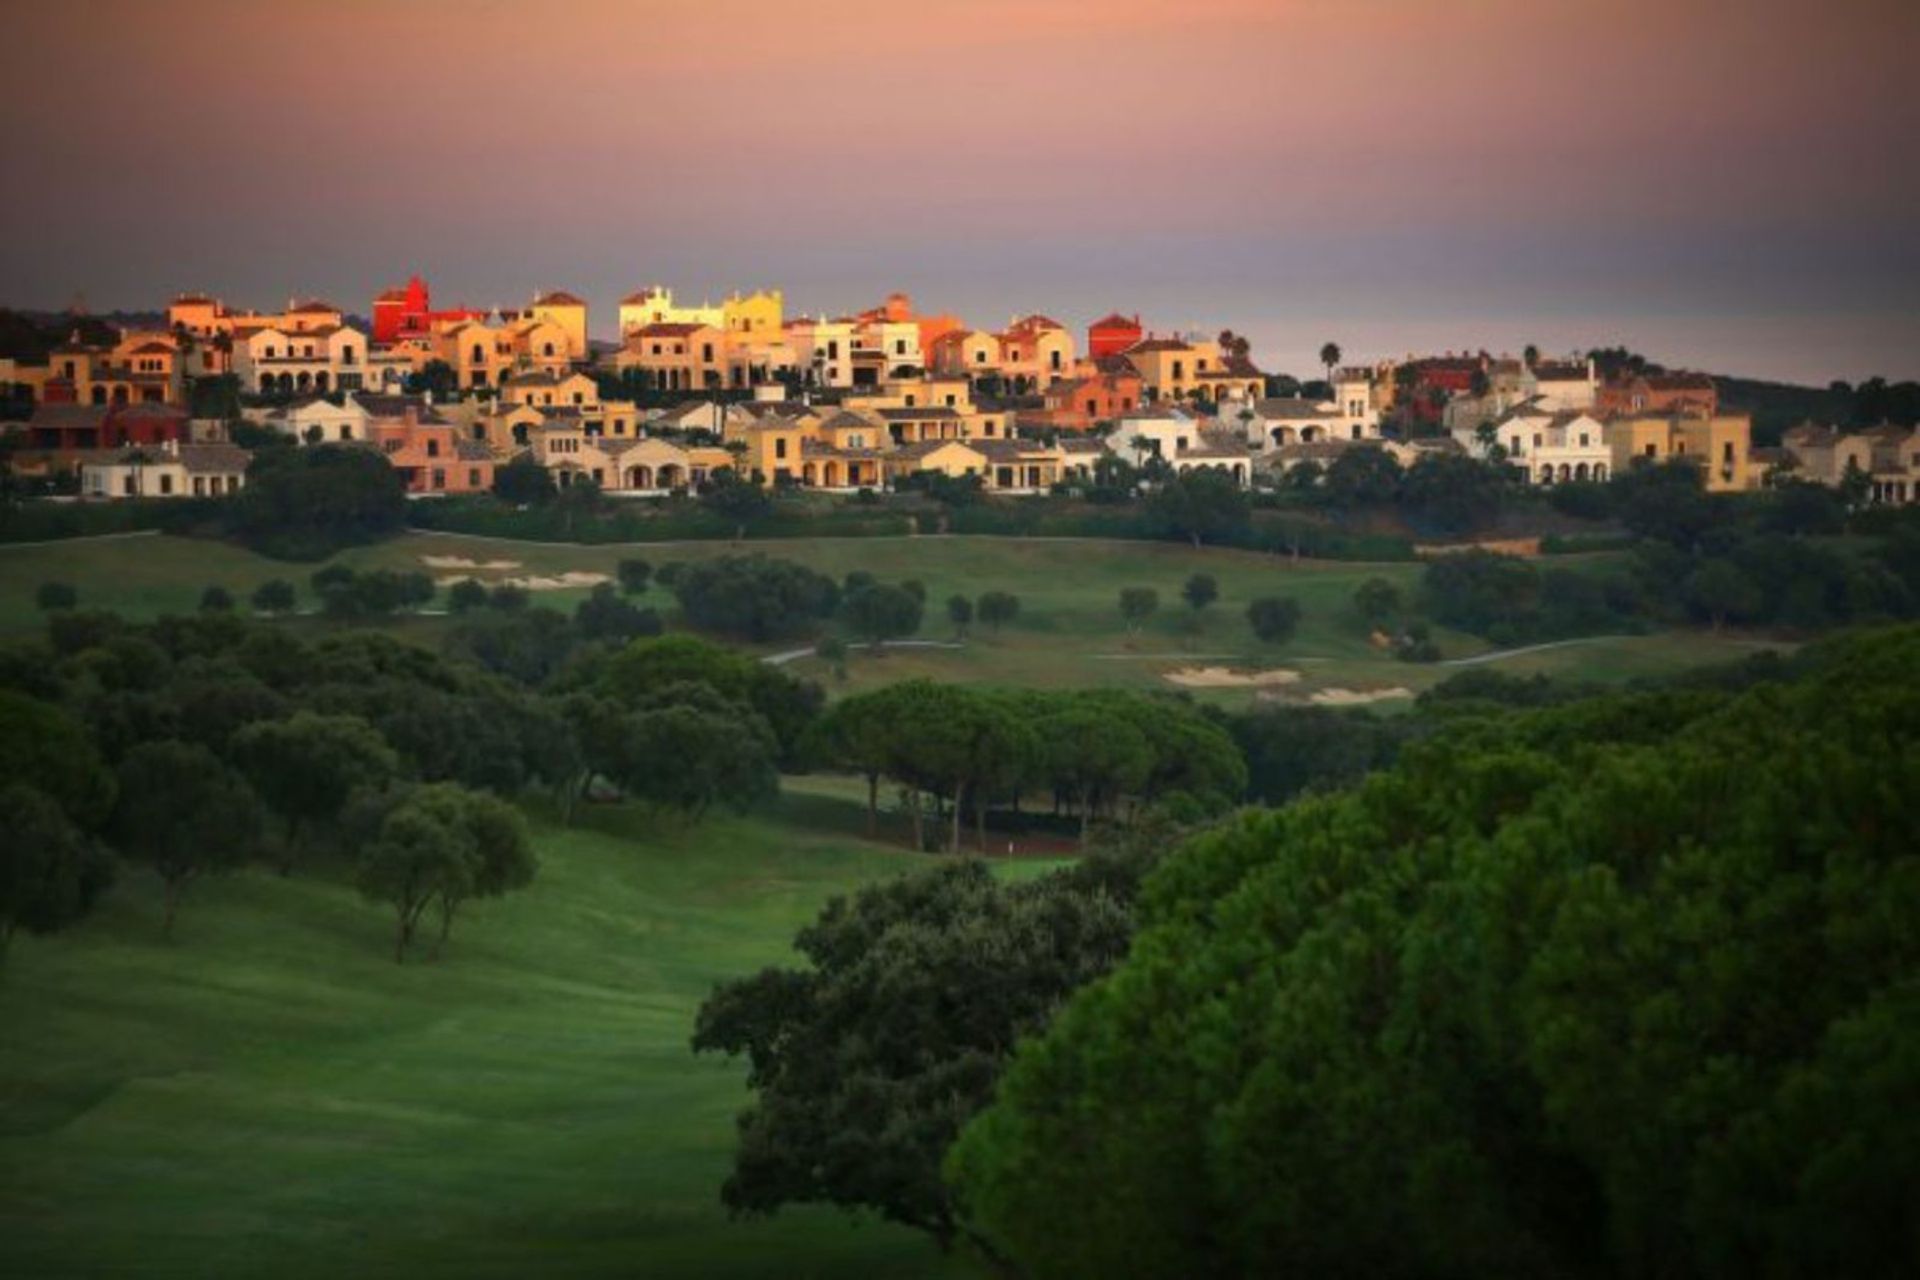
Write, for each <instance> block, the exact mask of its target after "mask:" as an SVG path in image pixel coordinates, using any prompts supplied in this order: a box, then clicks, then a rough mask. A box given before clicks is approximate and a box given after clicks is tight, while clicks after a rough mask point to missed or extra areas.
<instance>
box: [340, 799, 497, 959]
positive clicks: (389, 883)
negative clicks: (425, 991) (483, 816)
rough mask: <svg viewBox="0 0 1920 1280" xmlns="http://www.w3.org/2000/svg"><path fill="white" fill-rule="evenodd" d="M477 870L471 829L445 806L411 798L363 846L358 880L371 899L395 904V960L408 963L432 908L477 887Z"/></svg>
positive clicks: (461, 896)
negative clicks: (422, 922)
mask: <svg viewBox="0 0 1920 1280" xmlns="http://www.w3.org/2000/svg"><path fill="white" fill-rule="evenodd" d="M473 875H474V857H473V837H472V835H471V833H470V832H468V831H467V830H466V829H465V827H464V825H463V824H462V823H461V822H460V821H459V820H458V818H457V817H454V816H451V815H449V814H448V813H447V812H446V811H445V807H444V806H441V805H438V804H434V803H431V802H421V801H418V800H415V799H413V798H409V800H407V801H404V802H402V803H401V804H399V805H397V806H395V807H394V809H393V811H392V812H390V813H388V814H387V815H386V817H385V819H384V820H383V821H382V822H381V824H380V828H379V834H378V836H377V837H376V838H375V839H373V840H372V841H370V842H369V843H368V844H366V845H365V846H364V847H363V848H362V850H361V853H360V860H359V865H358V868H357V869H356V872H355V876H354V880H355V883H356V884H357V886H358V887H359V889H360V893H361V895H362V896H363V897H365V898H366V899H367V900H368V901H370V902H385V903H388V904H389V905H391V906H392V907H393V910H394V939H393V962H394V963H395V964H402V963H404V962H405V961H406V958H407V946H408V944H409V943H411V942H412V941H413V935H414V931H415V930H416V929H418V928H419V925H420V919H421V917H422V916H424V915H425V914H426V912H427V909H428V908H429V907H431V906H433V904H434V903H436V902H444V901H447V900H454V901H458V900H460V899H462V898H465V897H466V896H467V895H468V894H470V893H472V892H473V887H474V882H473Z"/></svg>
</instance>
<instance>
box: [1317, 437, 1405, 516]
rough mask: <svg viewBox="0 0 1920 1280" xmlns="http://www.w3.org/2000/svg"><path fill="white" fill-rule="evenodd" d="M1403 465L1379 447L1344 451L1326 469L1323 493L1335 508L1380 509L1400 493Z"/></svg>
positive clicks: (1371, 446) (1364, 447)
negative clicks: (1379, 507)
mask: <svg viewBox="0 0 1920 1280" xmlns="http://www.w3.org/2000/svg"><path fill="white" fill-rule="evenodd" d="M1400 475H1401V473H1400V464H1399V463H1398V462H1395V461H1394V458H1393V455H1392V454H1390V453H1388V452H1387V451H1386V450H1385V449H1382V448H1380V447H1379V446H1378V445H1370V444H1369V445H1357V446H1355V447H1353V448H1350V449H1344V450H1342V451H1341V452H1340V454H1339V456H1338V457H1336V458H1335V459H1334V460H1333V461H1332V462H1331V463H1329V464H1328V465H1327V472H1326V477H1325V479H1324V480H1323V481H1322V483H1321V491H1322V492H1323V493H1324V494H1325V496H1326V499H1327V501H1328V502H1329V503H1330V504H1331V505H1333V506H1336V507H1377V506H1384V505H1386V504H1387V503H1390V502H1392V501H1393V500H1394V499H1395V497H1397V496H1398V495H1399V492H1400Z"/></svg>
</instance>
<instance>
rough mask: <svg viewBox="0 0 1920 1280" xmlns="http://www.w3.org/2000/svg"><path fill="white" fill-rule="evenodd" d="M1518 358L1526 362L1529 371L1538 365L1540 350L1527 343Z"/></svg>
mask: <svg viewBox="0 0 1920 1280" xmlns="http://www.w3.org/2000/svg"><path fill="white" fill-rule="evenodd" d="M1520 358H1521V359H1522V360H1525V361H1526V362H1527V368H1529V369H1531V368H1533V366H1535V365H1537V364H1539V363H1540V348H1539V347H1536V346H1535V345H1533V343H1531V342H1529V343H1528V344H1527V345H1526V348H1525V350H1523V351H1522V352H1521V353H1520Z"/></svg>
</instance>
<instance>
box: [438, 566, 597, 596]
mask: <svg viewBox="0 0 1920 1280" xmlns="http://www.w3.org/2000/svg"><path fill="white" fill-rule="evenodd" d="M470 578H472V575H471V574H466V573H453V574H446V575H444V576H442V577H438V578H435V579H434V581H435V582H436V583H438V584H439V585H440V586H443V587H450V586H452V585H453V584H454V583H456V582H466V581H468V580H469V579H470ZM473 580H474V581H479V580H478V579H473ZM612 581H613V578H612V577H611V576H609V575H608V574H604V573H583V572H580V571H579V570H575V571H573V572H571V573H563V574H560V575H559V576H557V577H545V578H541V577H534V578H496V579H494V580H493V581H492V582H490V583H487V584H486V585H488V586H493V587H520V588H521V589H523V590H526V591H572V590H577V589H578V588H580V587H597V586H599V585H600V584H601V583H603V582H612Z"/></svg>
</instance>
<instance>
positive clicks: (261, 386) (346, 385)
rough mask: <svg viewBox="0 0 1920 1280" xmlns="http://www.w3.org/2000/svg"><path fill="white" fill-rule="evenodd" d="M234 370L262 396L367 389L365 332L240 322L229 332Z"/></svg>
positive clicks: (244, 384) (341, 327)
mask: <svg viewBox="0 0 1920 1280" xmlns="http://www.w3.org/2000/svg"><path fill="white" fill-rule="evenodd" d="M232 337H233V372H234V374H235V375H236V376H237V377H238V378H239V379H240V385H241V386H242V387H243V388H246V389H247V390H249V391H258V392H260V393H261V394H263V395H272V394H275V393H278V394H280V395H326V394H327V393H328V392H331V391H358V390H360V389H362V388H367V389H369V390H372V389H377V387H368V384H367V336H366V335H365V334H363V333H361V332H360V331H359V330H358V329H354V328H352V327H350V326H347V325H343V324H334V325H311V326H308V327H305V328H299V329H295V328H292V327H284V328H283V327H277V326H274V325H264V326H253V325H250V324H242V325H238V326H236V327H235V328H234V329H233V331H232Z"/></svg>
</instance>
